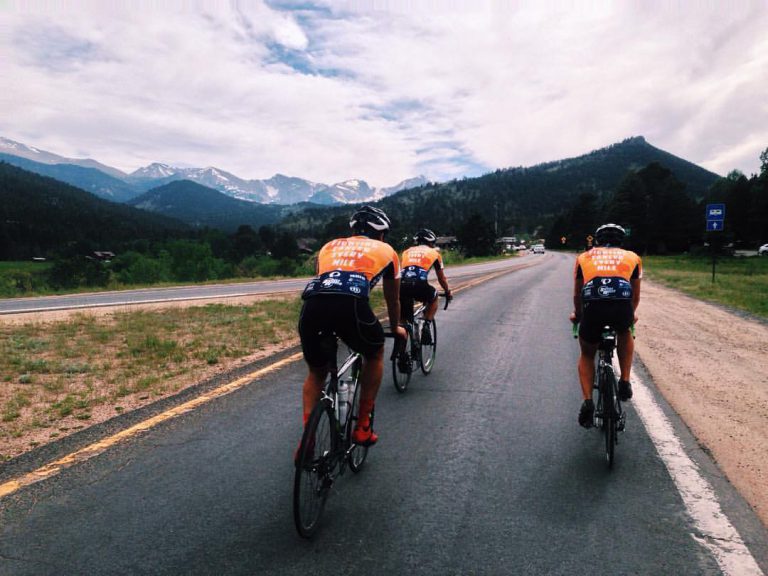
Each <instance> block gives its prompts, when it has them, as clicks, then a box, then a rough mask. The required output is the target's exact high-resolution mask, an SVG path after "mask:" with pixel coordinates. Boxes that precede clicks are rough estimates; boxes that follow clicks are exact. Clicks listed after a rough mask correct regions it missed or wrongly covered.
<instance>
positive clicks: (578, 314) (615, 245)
mask: <svg viewBox="0 0 768 576" xmlns="http://www.w3.org/2000/svg"><path fill="white" fill-rule="evenodd" d="M625 236H626V232H625V231H624V228H622V227H621V226H619V225H618V224H604V225H602V226H600V227H599V228H598V229H597V231H596V232H595V241H596V244H597V245H596V247H594V248H592V249H591V250H588V251H586V252H584V253H582V254H580V255H579V256H578V258H577V259H576V266H575V270H574V284H573V310H574V311H573V313H572V314H571V321H572V322H580V326H579V345H580V347H581V356H580V358H579V364H578V369H579V380H580V381H581V391H582V394H583V396H584V402H583V404H582V405H581V410H580V411H579V424H581V425H582V426H584V427H585V428H589V427H590V426H591V425H592V421H593V418H592V417H593V415H594V412H595V405H594V403H593V402H592V383H593V381H594V379H595V354H596V353H597V347H598V343H599V342H600V337H601V335H602V331H603V327H604V326H611V327H612V328H613V329H614V330H616V334H617V353H618V358H619V366H620V368H621V378H620V379H619V400H621V401H623V402H626V401H627V400H629V399H630V398H632V385H631V384H630V383H629V375H630V370H631V369H632V356H633V353H634V349H635V343H634V340H633V338H632V333H631V331H630V329H631V327H632V325H633V324H634V323H635V322H637V315H636V310H637V306H638V304H639V303H640V280H641V279H642V277H643V267H642V261H641V260H640V257H639V256H638V255H637V254H635V253H634V252H631V251H629V250H624V249H623V248H621V245H622V243H623V242H624V237H625Z"/></svg>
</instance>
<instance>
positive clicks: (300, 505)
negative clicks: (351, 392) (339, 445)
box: [293, 400, 338, 538]
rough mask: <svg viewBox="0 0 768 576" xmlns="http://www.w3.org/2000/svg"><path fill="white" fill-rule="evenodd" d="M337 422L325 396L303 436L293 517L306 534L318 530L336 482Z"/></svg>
mask: <svg viewBox="0 0 768 576" xmlns="http://www.w3.org/2000/svg"><path fill="white" fill-rule="evenodd" d="M334 426H335V418H334V416H333V410H332V408H331V405H330V402H328V401H327V400H323V401H321V402H319V403H318V404H317V406H315V409H314V410H313V411H312V414H311V415H310V417H309V420H308V421H307V425H306V426H305V427H304V434H303V435H302V437H301V445H300V446H299V453H298V457H297V459H296V473H295V475H294V481H293V520H294V523H295V524H296V530H297V531H298V532H299V535H301V536H302V537H303V538H309V537H311V536H312V535H313V534H314V533H315V531H316V530H317V527H318V525H319V522H320V516H321V515H322V513H323V508H324V507H325V501H326V499H327V498H328V493H329V492H330V489H331V485H332V484H333V478H334V472H335V469H336V466H337V465H338V458H337V457H336V454H335V452H334V442H335V437H334Z"/></svg>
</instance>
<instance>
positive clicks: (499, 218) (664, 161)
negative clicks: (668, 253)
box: [283, 137, 718, 238]
mask: <svg viewBox="0 0 768 576" xmlns="http://www.w3.org/2000/svg"><path fill="white" fill-rule="evenodd" d="M654 162H656V163H658V164H660V165H661V166H663V167H665V168H666V169H668V170H670V171H671V173H672V174H673V175H674V176H675V177H676V178H677V180H678V181H679V182H680V183H681V184H682V185H683V189H684V192H685V195H686V196H687V197H688V198H690V199H692V200H699V199H701V198H703V197H704V196H705V195H706V193H707V190H708V189H709V187H710V186H711V185H712V184H713V183H714V182H715V181H716V180H717V179H718V175H717V174H714V173H712V172H709V171H707V170H705V169H703V168H701V167H699V166H696V165H695V164H692V163H690V162H687V161H685V160H682V159H680V158H677V157H676V156H674V155H672V154H669V153H668V152H665V151H663V150H660V149H658V148H655V147H654V146H651V145H650V144H648V143H647V142H646V141H645V139H644V138H642V137H637V138H630V139H628V140H625V141H624V142H621V143H619V144H614V145H612V146H609V147H607V148H603V149H600V150H596V151H594V152H591V153H589V154H586V155H584V156H580V157H577V158H570V159H566V160H560V161H557V162H550V163H546V164H540V165H537V166H533V167H530V168H508V169H504V170H496V171H495V172H492V173H490V174H486V175H484V176H481V177H479V178H466V179H463V180H454V181H451V182H446V183H443V184H436V183H433V184H427V185H425V186H422V187H420V188H415V189H411V190H407V191H403V192H400V193H398V194H395V195H394V196H391V197H389V198H385V199H384V200H382V201H381V202H379V203H377V205H378V206H380V207H382V208H383V209H384V210H385V211H386V212H387V213H388V214H389V215H390V217H391V218H392V221H393V224H394V234H395V235H397V236H400V235H407V234H409V233H411V232H412V231H413V230H414V229H416V228H418V227H421V226H427V227H430V228H432V229H434V230H435V231H436V232H437V233H438V234H457V233H458V231H459V230H460V229H461V227H462V226H463V225H465V223H466V222H467V220H468V218H469V217H470V216H472V215H473V214H477V215H479V216H480V217H481V218H482V219H483V220H484V221H485V222H487V223H490V224H491V225H493V227H494V230H495V233H496V234H498V235H499V236H502V235H509V234H514V233H521V232H523V233H530V234H534V233H536V234H538V235H544V234H546V233H547V232H548V231H549V230H550V229H551V227H552V224H553V223H554V221H555V220H556V219H557V218H558V217H559V216H561V215H562V214H563V213H564V212H566V211H567V210H568V209H569V208H570V207H572V206H573V205H575V204H576V202H577V201H578V199H579V197H580V195H581V194H583V193H585V192H588V193H590V194H592V195H594V197H595V199H596V202H598V203H605V202H607V201H608V199H609V198H610V197H611V196H612V195H613V194H614V192H615V191H616V190H617V188H618V186H619V185H620V183H621V182H622V181H623V179H624V178H625V177H626V175H627V173H628V172H630V171H637V170H640V169H642V168H644V167H645V166H647V165H648V164H651V163H654ZM349 212H350V208H348V207H341V208H327V209H319V210H318V209H313V210H305V211H303V212H301V213H297V214H294V215H292V216H289V217H287V218H286V219H285V220H284V222H283V225H284V226H285V227H287V228H288V229H290V230H292V231H294V232H295V233H300V234H308V235H314V236H317V237H321V238H322V237H327V236H329V235H333V234H334V233H336V232H338V231H339V230H341V229H343V227H344V222H345V219H346V217H347V215H348V214H349Z"/></svg>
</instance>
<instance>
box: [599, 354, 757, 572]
mask: <svg viewBox="0 0 768 576" xmlns="http://www.w3.org/2000/svg"><path fill="white" fill-rule="evenodd" d="M614 366H615V369H616V370H617V373H618V370H619V367H618V363H617V362H616V360H614ZM632 382H633V391H634V395H633V397H632V404H633V405H634V407H635V410H636V412H637V413H638V415H639V416H640V419H641V420H642V422H643V425H644V426H645V429H646V431H647V432H648V435H649V436H650V437H651V440H652V441H653V444H654V446H655V447H656V451H657V452H658V453H659V456H660V457H661V459H662V461H663V462H664V465H665V466H666V467H667V470H668V471H669V474H670V476H671V477H672V480H673V481H674V483H675V486H677V490H678V492H680V496H682V499H683V503H684V504H685V508H686V510H687V511H688V514H689V516H690V517H691V518H692V519H693V523H694V525H695V527H696V529H697V530H698V534H691V537H692V538H693V539H694V540H695V541H696V542H698V543H699V544H701V545H702V546H703V547H705V548H706V549H707V550H709V551H710V552H711V554H712V555H713V556H714V558H715V561H716V562H717V564H718V565H719V566H720V569H721V570H722V572H723V574H724V575H725V576H764V574H763V571H762V570H761V569H760V567H759V566H758V564H757V561H755V559H754V557H753V556H752V554H751V553H750V551H749V549H748V548H747V546H746V545H745V544H744V541H743V540H742V539H741V536H740V535H739V533H738V531H737V530H736V528H734V526H733V525H732V524H731V522H730V520H728V517H727V516H726V515H725V513H724V512H723V510H722V508H721V507H720V502H719V501H718V499H717V495H716V494H715V491H714V489H713V488H712V486H711V485H710V484H709V482H707V480H706V479H705V478H704V476H703V475H702V473H701V472H700V470H699V467H698V466H697V465H696V463H695V462H694V461H693V460H692V459H691V458H690V457H689V456H688V454H686V452H685V449H684V447H683V443H682V442H681V441H680V438H679V437H678V436H677V434H676V433H675V430H674V428H673V426H672V423H671V422H670V421H669V419H668V418H667V417H666V415H665V414H664V412H663V411H662V409H661V407H660V406H659V404H658V403H657V402H656V399H655V398H654V397H653V394H652V392H651V390H650V388H649V386H648V385H647V384H646V383H645V382H644V381H643V379H642V378H640V377H638V376H637V375H636V374H634V375H633V376H632Z"/></svg>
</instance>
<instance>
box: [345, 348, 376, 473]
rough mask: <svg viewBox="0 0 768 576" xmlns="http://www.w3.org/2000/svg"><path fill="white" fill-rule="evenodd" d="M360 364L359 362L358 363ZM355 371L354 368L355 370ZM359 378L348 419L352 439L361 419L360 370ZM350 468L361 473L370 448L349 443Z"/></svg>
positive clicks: (349, 433) (349, 434) (348, 436)
mask: <svg viewBox="0 0 768 576" xmlns="http://www.w3.org/2000/svg"><path fill="white" fill-rule="evenodd" d="M358 362H359V361H358ZM353 370H354V368H353ZM357 374H358V377H357V378H355V382H354V386H355V391H354V393H353V394H352V403H351V405H350V409H349V417H348V418H347V430H346V437H347V438H352V431H353V430H354V429H355V426H356V425H357V421H358V420H359V419H360V377H359V374H360V370H359V369H358V370H357ZM371 425H373V416H371ZM349 444H350V449H349V468H350V470H352V472H354V473H358V472H360V469H361V468H362V467H363V464H365V459H366V458H367V457H368V446H360V445H359V444H352V442H351V440H350V442H349Z"/></svg>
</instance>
